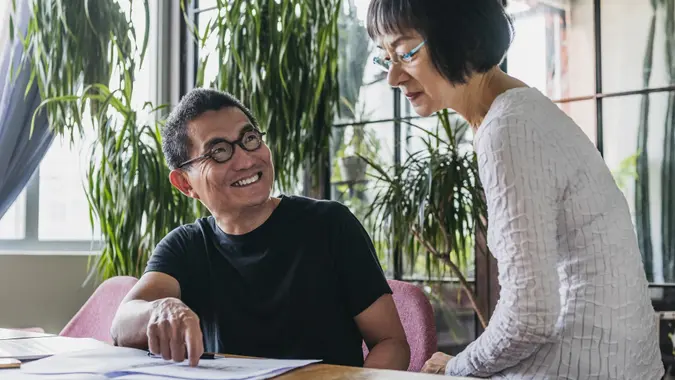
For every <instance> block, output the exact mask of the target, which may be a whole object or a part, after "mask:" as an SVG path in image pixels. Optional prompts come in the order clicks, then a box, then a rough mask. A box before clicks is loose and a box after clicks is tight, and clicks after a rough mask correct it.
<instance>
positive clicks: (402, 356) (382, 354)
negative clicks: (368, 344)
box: [363, 339, 410, 371]
mask: <svg viewBox="0 0 675 380" xmlns="http://www.w3.org/2000/svg"><path fill="white" fill-rule="evenodd" d="M409 365H410V347H409V346H408V343H407V342H405V341H401V340H398V339H385V340H383V341H381V342H379V343H378V344H376V345H375V346H374V347H373V348H372V349H371V350H370V352H369V353H368V356H367V357H366V360H365V362H364V364H363V366H364V367H367V368H380V369H395V370H401V371H405V370H407V369H408V366H409Z"/></svg>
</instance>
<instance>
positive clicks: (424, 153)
mask: <svg viewBox="0 0 675 380" xmlns="http://www.w3.org/2000/svg"><path fill="white" fill-rule="evenodd" d="M449 122H450V126H451V128H452V130H453V131H455V132H454V133H455V134H454V138H456V139H458V146H457V149H458V150H459V153H460V154H472V153H473V132H472V129H471V128H470V126H469V125H468V123H466V121H465V120H464V119H463V118H462V117H461V116H459V115H458V114H455V113H450V114H449ZM436 136H438V138H437V137H436ZM449 143H450V140H449V138H448V136H447V134H446V133H445V129H444V128H443V126H442V124H441V122H440V121H439V119H438V117H436V116H432V117H427V118H418V119H412V120H410V122H409V123H402V125H401V152H402V157H401V162H402V165H404V166H405V167H406V168H407V169H408V171H406V173H408V175H412V176H413V177H412V178H419V177H420V176H424V175H426V167H427V165H426V163H428V162H429V157H430V156H431V155H434V156H435V157H439V158H443V159H446V160H447V159H448V158H449V157H451V156H450V155H449V154H446V153H438V152H437V151H436V149H449V147H450V145H449ZM429 146H431V147H432V148H433V149H434V150H430V149H429ZM446 162H447V161H446ZM414 168H419V169H414ZM434 183H436V185H437V186H439V185H440V182H434ZM436 188H437V189H438V187H436ZM437 192H438V190H437ZM455 210H457V208H455ZM447 215H459V214H457V213H449V214H447ZM461 235H462V236H465V237H467V239H468V241H467V246H466V247H465V249H463V250H461V251H460V252H461V256H460V257H461V259H458V258H456V257H455V256H454V255H453V256H452V257H453V262H454V263H455V264H458V266H459V267H460V268H462V270H463V273H462V274H463V275H464V276H465V277H467V278H470V279H472V278H473V277H474V268H475V267H474V254H473V244H472V239H471V238H470V236H471V233H470V232H469V231H465V232H462V233H461ZM439 239H440V236H439ZM443 240H444V239H443ZM430 244H431V245H432V246H434V247H436V248H438V247H440V246H441V244H444V241H442V242H441V243H438V244H436V243H435V242H430ZM414 252H415V251H412V250H407V251H405V252H403V267H404V277H405V278H407V279H420V280H421V279H439V278H446V279H451V278H452V279H454V278H456V275H455V274H454V273H453V272H452V271H451V269H450V267H449V266H447V265H445V264H444V263H442V260H439V259H438V258H434V257H432V256H429V255H427V254H426V253H425V252H424V251H422V250H420V251H418V252H420V253H418V254H414Z"/></svg>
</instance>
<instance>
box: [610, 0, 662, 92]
mask: <svg viewBox="0 0 675 380" xmlns="http://www.w3.org/2000/svg"><path fill="white" fill-rule="evenodd" d="M652 3H656V4H657V8H656V9H655V10H654V9H652V6H651V4H652ZM666 3H667V2H666V1H635V0H602V1H601V6H602V83H603V92H617V91H629V90H638V89H642V88H645V87H663V86H666V85H668V84H673V83H675V80H674V79H673V78H670V77H669V76H668V72H669V68H670V70H672V69H673V68H675V63H671V64H668V62H667V54H666V49H667V47H666V36H667V35H668V34H670V33H666V22H667V19H668V18H669V19H670V20H671V21H672V20H673V17H675V14H672V13H671V14H670V15H667V8H666ZM654 14H656V19H655V22H656V23H655V28H654V35H653V38H652V36H651V33H650V30H651V22H652V16H653V15H654ZM671 38H672V36H671ZM650 41H651V43H650ZM670 46H671V49H672V48H673V46H674V45H673V44H672V42H671V44H670ZM650 48H653V53H652V60H651V64H648V65H647V66H645V63H644V62H645V57H646V55H647V52H648V50H649V49H650ZM673 53H675V52H673V51H671V52H670V54H673ZM674 62H675V61H674ZM646 72H648V73H650V74H651V78H650V79H649V82H648V83H644V81H643V74H644V73H646Z"/></svg>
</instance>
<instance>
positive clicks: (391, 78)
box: [387, 65, 405, 87]
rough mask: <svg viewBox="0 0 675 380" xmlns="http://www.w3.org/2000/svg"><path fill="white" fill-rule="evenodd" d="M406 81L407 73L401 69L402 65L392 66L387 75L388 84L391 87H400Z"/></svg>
mask: <svg viewBox="0 0 675 380" xmlns="http://www.w3.org/2000/svg"><path fill="white" fill-rule="evenodd" d="M404 80H405V71H404V70H403V69H401V67H400V65H391V67H390V69H389V73H387V83H389V85H390V86H391V87H398V86H400V85H401V83H402V82H403V81H404Z"/></svg>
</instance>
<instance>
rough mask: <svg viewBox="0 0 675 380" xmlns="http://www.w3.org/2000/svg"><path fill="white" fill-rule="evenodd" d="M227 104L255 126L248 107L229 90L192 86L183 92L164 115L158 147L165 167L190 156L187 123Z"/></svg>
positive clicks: (173, 166) (185, 159) (177, 163)
mask: <svg viewBox="0 0 675 380" xmlns="http://www.w3.org/2000/svg"><path fill="white" fill-rule="evenodd" d="M228 107H236V108H239V109H240V110H241V111H242V112H243V113H244V114H245V115H246V116H247V117H248V119H249V120H250V121H251V124H253V126H254V127H256V128H259V127H258V122H257V121H256V119H255V118H254V117H253V114H252V113H251V111H250V110H249V109H248V108H246V106H244V105H243V104H242V103H241V102H240V101H239V100H238V99H237V98H235V97H234V96H232V95H231V94H228V93H226V92H222V91H218V90H213V89H208V88H195V89H193V90H192V91H190V92H188V93H187V94H185V96H183V98H182V99H181V100H180V102H179V103H178V105H177V106H176V107H175V108H174V109H173V110H172V111H171V113H170V114H169V117H167V119H166V124H165V125H164V127H163V128H162V132H161V133H162V150H163V151H164V157H165V158H166V163H167V165H168V166H169V169H171V170H173V169H176V168H177V167H178V166H179V165H180V164H182V163H183V162H185V161H187V160H189V159H190V158H191V157H189V154H190V136H188V123H189V122H191V121H192V120H194V119H196V118H198V117H199V116H201V115H202V114H204V113H205V112H206V111H218V110H220V109H222V108H228Z"/></svg>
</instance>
